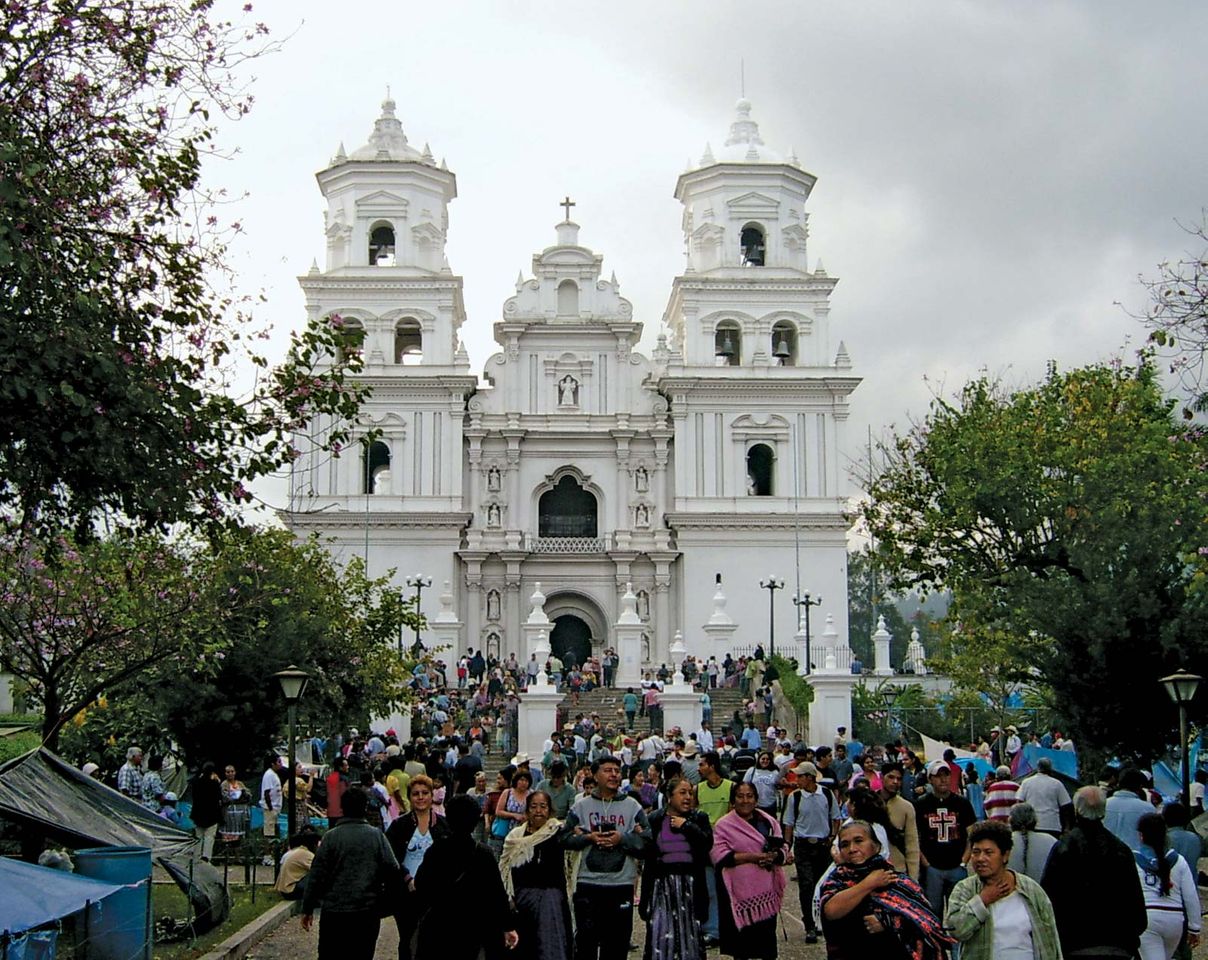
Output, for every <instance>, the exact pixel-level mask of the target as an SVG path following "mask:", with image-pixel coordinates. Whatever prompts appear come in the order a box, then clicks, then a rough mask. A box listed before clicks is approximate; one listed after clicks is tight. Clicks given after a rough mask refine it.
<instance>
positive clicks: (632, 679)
mask: <svg viewBox="0 0 1208 960" xmlns="http://www.w3.org/2000/svg"><path fill="white" fill-rule="evenodd" d="M642 629H643V624H642V618H641V617H639V616H638V598H637V595H636V594H635V593H634V592H633V584H632V583H627V584H626V585H625V594H624V596H622V597H621V615H620V617H618V618H617V622H616V624H615V625H614V626H613V634H614V636H615V637H616V647H617V661H618V662H617V679H616V686H618V687H636V686H638V684H640V683H641V682H642ZM652 652H653V651H652Z"/></svg>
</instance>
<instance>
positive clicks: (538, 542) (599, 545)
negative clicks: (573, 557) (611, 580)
mask: <svg viewBox="0 0 1208 960" xmlns="http://www.w3.org/2000/svg"><path fill="white" fill-rule="evenodd" d="M528 548H529V550H530V551H531V552H532V553H607V552H608V538H607V537H529V538H528Z"/></svg>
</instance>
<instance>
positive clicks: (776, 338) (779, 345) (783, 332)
mask: <svg viewBox="0 0 1208 960" xmlns="http://www.w3.org/2000/svg"><path fill="white" fill-rule="evenodd" d="M772 356H773V357H774V358H775V360H776V362H777V363H778V364H780V366H782V367H795V366H797V328H796V327H795V326H793V324H792V323H790V322H789V321H788V320H777V321H776V324H775V326H773V327H772Z"/></svg>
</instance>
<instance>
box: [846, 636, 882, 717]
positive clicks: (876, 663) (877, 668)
mask: <svg viewBox="0 0 1208 960" xmlns="http://www.w3.org/2000/svg"><path fill="white" fill-rule="evenodd" d="M891 640H893V635H892V634H891V633H890V632H889V631H888V630H886V629H885V618H884V617H877V629H876V630H875V631H874V632H873V635H872V647H873V670H872V672H873V673H874V674H875V675H876V676H878V677H890V676H893V667H892V666H890V660H889V643H890V641H891ZM848 729H850V727H849V728H848Z"/></svg>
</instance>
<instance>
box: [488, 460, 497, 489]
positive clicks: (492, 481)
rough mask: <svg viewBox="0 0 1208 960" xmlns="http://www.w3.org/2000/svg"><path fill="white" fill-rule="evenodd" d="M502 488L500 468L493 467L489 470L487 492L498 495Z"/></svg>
mask: <svg viewBox="0 0 1208 960" xmlns="http://www.w3.org/2000/svg"><path fill="white" fill-rule="evenodd" d="M499 488H500V480H499V468H498V467H495V466H492V467H490V468H489V469H488V470H487V490H489V491H490V492H491V493H498V492H499Z"/></svg>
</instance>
